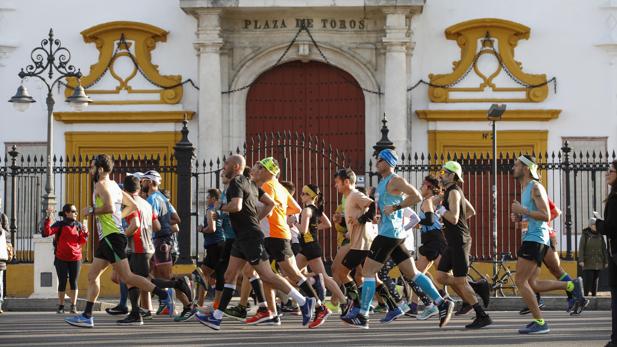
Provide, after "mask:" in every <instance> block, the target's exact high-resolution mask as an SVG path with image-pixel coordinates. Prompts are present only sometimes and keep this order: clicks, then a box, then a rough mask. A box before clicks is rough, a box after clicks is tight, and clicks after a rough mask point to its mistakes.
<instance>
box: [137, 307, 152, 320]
mask: <svg viewBox="0 0 617 347" xmlns="http://www.w3.org/2000/svg"><path fill="white" fill-rule="evenodd" d="M139 314H140V315H141V318H142V319H143V320H152V312H150V310H144V309H143V308H140V309H139Z"/></svg>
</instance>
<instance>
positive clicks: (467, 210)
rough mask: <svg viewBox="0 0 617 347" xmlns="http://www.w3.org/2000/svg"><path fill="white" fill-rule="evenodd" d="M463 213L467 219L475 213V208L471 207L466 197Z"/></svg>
mask: <svg viewBox="0 0 617 347" xmlns="http://www.w3.org/2000/svg"><path fill="white" fill-rule="evenodd" d="M465 214H466V216H467V219H469V218H471V217H473V216H475V215H476V209H475V208H473V205H472V204H471V203H470V202H469V200H467V198H465Z"/></svg>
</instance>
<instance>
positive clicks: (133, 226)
mask: <svg viewBox="0 0 617 347" xmlns="http://www.w3.org/2000/svg"><path fill="white" fill-rule="evenodd" d="M140 226H141V223H140V222H139V218H137V217H135V218H133V219H131V224H129V226H128V228H126V230H125V233H126V236H131V235H133V234H134V233H135V231H137V229H138V228H139V227H140Z"/></svg>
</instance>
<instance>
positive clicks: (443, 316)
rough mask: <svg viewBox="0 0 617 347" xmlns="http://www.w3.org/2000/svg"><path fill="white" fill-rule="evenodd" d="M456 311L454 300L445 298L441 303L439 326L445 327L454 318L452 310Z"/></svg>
mask: <svg viewBox="0 0 617 347" xmlns="http://www.w3.org/2000/svg"><path fill="white" fill-rule="evenodd" d="M453 311H454V302H452V301H450V300H444V301H443V302H442V303H441V304H440V305H439V327H440V328H442V327H445V326H446V325H448V322H450V318H452V312H453Z"/></svg>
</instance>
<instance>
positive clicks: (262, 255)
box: [231, 238, 269, 265]
mask: <svg viewBox="0 0 617 347" xmlns="http://www.w3.org/2000/svg"><path fill="white" fill-rule="evenodd" d="M231 256H232V257H236V258H240V259H244V260H246V261H248V262H249V264H251V265H257V264H259V262H261V261H268V259H269V256H268V252H266V247H265V246H264V239H263V238H249V239H242V240H238V239H236V240H235V241H234V243H233V245H232V247H231Z"/></svg>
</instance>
